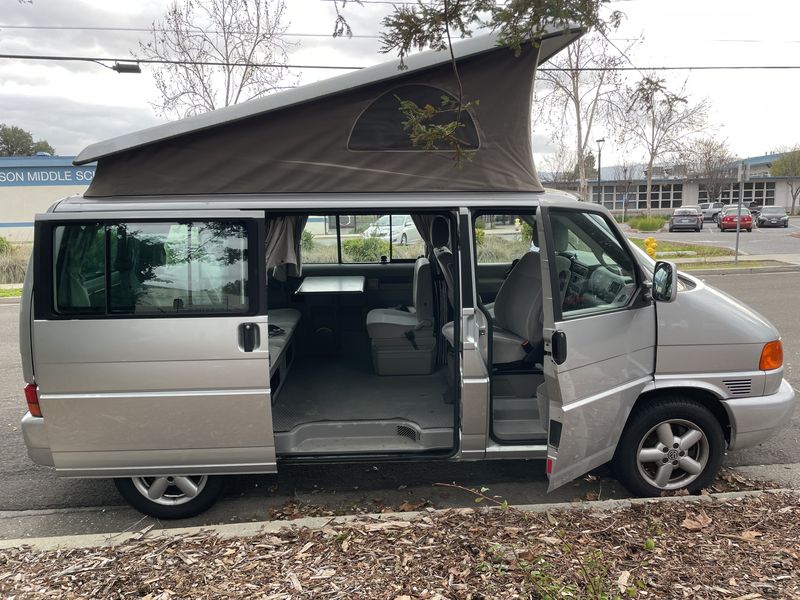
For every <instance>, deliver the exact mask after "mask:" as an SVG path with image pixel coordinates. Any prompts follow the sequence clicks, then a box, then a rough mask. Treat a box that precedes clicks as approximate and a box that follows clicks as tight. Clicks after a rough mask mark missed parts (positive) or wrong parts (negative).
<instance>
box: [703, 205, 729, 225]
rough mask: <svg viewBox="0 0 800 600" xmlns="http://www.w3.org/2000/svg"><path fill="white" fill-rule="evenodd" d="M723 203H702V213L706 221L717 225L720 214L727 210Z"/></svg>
mask: <svg viewBox="0 0 800 600" xmlns="http://www.w3.org/2000/svg"><path fill="white" fill-rule="evenodd" d="M725 206H726V205H725V203H723V202H701V203H700V212H702V213H703V220H704V221H714V222H715V223H716V221H717V217H718V216H719V213H720V212H721V211H722V210H723V209H724V208H725Z"/></svg>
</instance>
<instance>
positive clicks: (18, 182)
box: [0, 166, 95, 187]
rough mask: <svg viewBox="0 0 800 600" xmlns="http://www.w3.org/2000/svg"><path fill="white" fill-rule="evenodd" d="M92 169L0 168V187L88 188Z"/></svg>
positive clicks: (88, 167)
mask: <svg viewBox="0 0 800 600" xmlns="http://www.w3.org/2000/svg"><path fill="white" fill-rule="evenodd" d="M94 169H95V167H94V166H85V167H44V166H43V167H10V168H0V187H12V186H32V185H34V186H38V185H77V186H88V185H89V184H90V183H91V182H92V178H93V177H94Z"/></svg>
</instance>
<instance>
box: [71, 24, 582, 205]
mask: <svg viewBox="0 0 800 600" xmlns="http://www.w3.org/2000/svg"><path fill="white" fill-rule="evenodd" d="M582 33H583V32H582V30H580V29H579V28H575V29H568V30H558V31H556V30H554V31H552V32H550V33H548V34H547V35H545V36H543V38H542V39H541V41H540V43H539V44H538V46H536V45H533V44H526V45H525V46H524V47H523V49H522V52H521V54H520V55H519V56H515V53H514V52H513V51H512V50H511V49H509V48H506V47H501V46H498V44H497V38H496V36H495V35H488V36H482V37H478V38H473V39H467V40H464V41H460V42H457V43H455V44H453V51H454V54H455V56H456V60H457V62H458V72H459V75H460V78H461V82H462V85H463V90H464V100H465V101H473V100H477V101H478V103H477V104H476V105H475V106H474V107H473V108H471V109H470V110H469V111H468V112H467V113H465V114H464V115H463V116H462V119H461V122H462V123H463V125H464V127H462V128H461V129H460V130H459V137H460V138H461V140H462V147H464V148H465V149H468V150H474V153H473V156H472V159H471V160H464V161H462V162H461V163H460V165H456V162H455V161H454V160H453V153H452V151H451V150H449V149H447V148H443V149H441V150H436V151H424V150H423V149H420V148H415V147H414V146H413V145H412V144H411V141H410V139H409V135H408V132H407V131H406V130H405V129H404V127H403V124H402V121H403V120H404V117H403V115H402V113H401V112H400V110H399V101H400V99H402V100H406V99H408V100H413V101H415V102H416V103H417V104H418V105H420V106H423V105H425V104H432V105H434V106H439V105H440V104H441V98H442V96H444V95H447V96H450V97H451V98H453V99H455V98H457V97H458V85H457V81H456V78H455V77H454V74H453V68H452V64H451V60H450V54H449V52H424V53H420V54H417V55H414V56H410V57H408V59H407V60H406V64H407V67H408V68H407V69H405V70H399V69H398V63H397V61H396V60H395V61H391V62H388V63H384V64H380V65H377V66H375V67H370V68H367V69H362V70H360V71H356V72H353V73H348V74H346V75H342V76H339V77H335V78H332V79H328V80H324V81H321V82H318V83H314V84H311V85H306V86H303V87H299V88H296V89H292V90H288V91H284V92H280V93H276V94H272V95H269V96H265V97H263V98H259V99H256V100H251V101H249V102H245V103H243V104H239V105H235V106H230V107H227V108H223V109H220V110H216V111H213V112H210V113H206V114H202V115H198V116H195V117H190V118H187V119H182V120H180V121H175V122H172V123H167V124H164V125H160V126H157V127H153V128H150V129H145V130H142V131H139V132H135V133H131V134H127V135H123V136H121V137H117V138H113V139H111V140H108V141H105V142H99V143H97V144H93V145H91V146H89V147H88V148H86V149H85V150H84V151H83V152H81V154H80V155H79V156H78V157H77V158H76V159H75V164H76V165H80V164H84V163H88V162H92V161H97V169H96V173H95V177H94V180H93V182H92V184H91V186H90V187H89V189H88V190H87V192H86V194H85V195H86V196H88V197H98V196H131V195H182V194H258V193H294V192H311V193H313V192H345V193H359V192H396V191H406V192H423V191H424V192H437V191H494V192H502V191H507V192H538V191H542V186H541V184H540V183H539V179H538V177H537V175H536V169H535V167H534V165H533V155H532V150H531V122H530V121H531V116H530V114H531V97H532V92H533V81H534V76H535V71H536V67H537V66H538V65H539V64H541V63H542V62H543V61H545V60H547V59H549V58H550V57H552V56H553V55H554V54H556V53H557V52H559V51H560V50H562V49H563V48H564V47H566V46H567V45H569V44H570V43H572V42H573V41H574V40H576V39H577V38H578V37H580V35H581V34H582ZM452 119H453V117H452V116H448V117H446V121H450V120H452Z"/></svg>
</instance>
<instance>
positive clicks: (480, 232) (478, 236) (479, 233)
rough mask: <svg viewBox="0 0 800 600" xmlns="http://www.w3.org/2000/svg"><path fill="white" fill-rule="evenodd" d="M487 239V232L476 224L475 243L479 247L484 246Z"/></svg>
mask: <svg viewBox="0 0 800 600" xmlns="http://www.w3.org/2000/svg"><path fill="white" fill-rule="evenodd" d="M485 237H486V231H485V230H484V229H483V228H480V227H478V226H477V223H476V224H475V242H476V243H477V244H478V246H483V240H484V238H485Z"/></svg>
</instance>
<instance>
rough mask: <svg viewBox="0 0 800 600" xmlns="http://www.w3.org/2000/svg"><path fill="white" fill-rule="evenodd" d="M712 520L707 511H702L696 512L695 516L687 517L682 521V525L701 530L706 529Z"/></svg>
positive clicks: (686, 527)
mask: <svg viewBox="0 0 800 600" xmlns="http://www.w3.org/2000/svg"><path fill="white" fill-rule="evenodd" d="M711 523H712V520H711V517H709V516H708V515H707V514H706V513H705V511H702V510H701V511H700V512H699V513H696V514H695V516H694V517H688V516H687V517H686V518H685V519H684V520H683V522H682V523H681V527H684V528H685V529H691V530H693V531H699V530H701V529H705V528H706V527H708V526H709V525H711Z"/></svg>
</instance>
